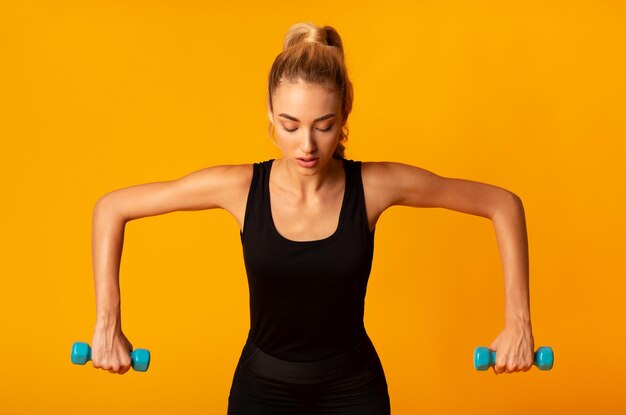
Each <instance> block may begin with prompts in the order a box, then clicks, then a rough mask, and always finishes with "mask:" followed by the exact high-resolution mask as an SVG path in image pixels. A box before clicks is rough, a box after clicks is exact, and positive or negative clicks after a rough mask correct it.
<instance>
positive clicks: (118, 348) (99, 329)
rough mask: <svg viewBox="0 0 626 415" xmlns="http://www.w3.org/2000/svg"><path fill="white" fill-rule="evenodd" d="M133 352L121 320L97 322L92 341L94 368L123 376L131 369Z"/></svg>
mask: <svg viewBox="0 0 626 415" xmlns="http://www.w3.org/2000/svg"><path fill="white" fill-rule="evenodd" d="M132 351H133V345H132V344H131V343H130V341H128V339H127V338H126V336H125V335H124V333H123V332H122V326H121V321H120V319H119V318H117V319H108V318H102V319H98V320H97V321H96V325H95V328H94V333H93V339H92V341H91V362H92V365H93V367H94V368H96V369H104V370H108V371H109V372H110V373H117V374H120V375H123V374H124V373H126V372H128V371H129V370H130V368H131V358H130V352H132Z"/></svg>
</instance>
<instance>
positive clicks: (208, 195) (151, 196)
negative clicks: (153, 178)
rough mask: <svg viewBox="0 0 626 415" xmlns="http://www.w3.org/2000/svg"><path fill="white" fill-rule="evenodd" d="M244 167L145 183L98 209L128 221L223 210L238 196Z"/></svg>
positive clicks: (113, 194) (210, 169)
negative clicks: (187, 212)
mask: <svg viewBox="0 0 626 415" xmlns="http://www.w3.org/2000/svg"><path fill="white" fill-rule="evenodd" d="M240 169H241V166H236V165H233V166H230V165H221V166H211V167H207V168H204V169H201V170H197V171H194V172H192V173H189V174H187V175H186V176H183V177H181V178H179V179H175V180H170V181H160V182H152V183H144V184H139V185H135V186H130V187H126V188H122V189H118V190H114V191H112V192H109V193H107V194H105V195H104V196H102V198H100V200H99V201H98V203H97V204H96V207H100V206H103V207H104V206H106V207H107V209H112V210H114V211H115V212H116V213H117V214H119V215H120V216H122V217H124V219H126V220H133V219H137V218H142V217H147V216H155V215H161V214H164V213H169V212H175V211H187V210H203V209H214V208H223V206H224V205H225V204H226V203H227V201H228V200H229V198H231V197H233V195H234V194H235V193H236V192H237V190H236V189H237V182H238V181H241V178H242V177H241V175H239V174H238V173H239V172H241V170H240Z"/></svg>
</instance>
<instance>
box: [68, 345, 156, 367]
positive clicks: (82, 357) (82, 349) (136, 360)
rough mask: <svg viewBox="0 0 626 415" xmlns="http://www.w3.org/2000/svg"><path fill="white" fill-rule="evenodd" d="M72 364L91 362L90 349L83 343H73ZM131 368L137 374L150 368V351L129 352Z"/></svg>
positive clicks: (136, 350)
mask: <svg viewBox="0 0 626 415" xmlns="http://www.w3.org/2000/svg"><path fill="white" fill-rule="evenodd" d="M70 357H71V359H72V363H74V364H75V365H84V364H85V363H87V362H88V361H90V360H91V347H90V346H89V344H87V343H84V342H74V345H73V346H72V354H71V356H70ZM130 360H131V366H132V368H133V369H134V370H135V371H137V372H145V371H146V370H148V367H149V366H150V351H149V350H147V349H135V350H133V351H132V352H130Z"/></svg>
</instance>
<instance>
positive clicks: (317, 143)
mask: <svg viewBox="0 0 626 415" xmlns="http://www.w3.org/2000/svg"><path fill="white" fill-rule="evenodd" d="M352 99H353V92H352V84H351V83H350V80H349V78H348V76H347V71H346V66H345V61H344V53H343V46H342V42H341V39H340V37H339V34H338V33H337V32H336V30H335V29H333V28H332V27H330V26H325V27H322V28H319V27H316V26H315V25H313V24H311V23H299V24H296V25H294V26H292V27H291V28H290V29H289V31H288V32H287V35H286V37H285V42H284V48H283V51H282V52H281V53H280V54H279V55H278V57H277V58H276V59H275V61H274V64H273V65H272V68H271V71H270V74H269V88H268V101H267V108H268V115H269V119H270V136H275V138H276V142H275V143H276V145H277V146H278V147H279V148H280V150H281V152H282V157H281V158H279V159H271V160H266V161H263V162H259V163H253V164H241V165H221V166H212V167H208V168H205V169H202V170H199V171H196V172H193V173H190V174H188V175H187V176H185V177H182V178H179V179H177V180H173V181H168V182H155V183H148V184H142V185H138V186H133V187H129V188H125V189H120V190H116V191H113V192H110V193H108V194H106V195H104V196H103V197H102V198H100V200H98V202H97V204H96V206H95V208H94V217H93V255H94V256H93V261H94V273H95V285H96V304H97V314H98V317H97V321H96V325H95V330H94V336H93V341H92V345H93V351H92V361H93V366H94V367H96V368H102V369H105V370H108V371H109V372H111V373H119V374H123V373H126V372H127V371H128V370H129V368H130V357H129V351H130V350H132V345H131V344H130V342H129V341H128V339H127V338H126V336H125V335H124V333H123V332H122V329H121V320H120V297H119V281H118V280H119V278H118V276H119V275H118V274H119V263H120V258H121V251H122V245H123V235H124V226H125V223H126V222H127V221H130V220H133V219H138V218H141V217H146V216H153V215H160V214H164V213H167V212H174V211H180V210H200V209H212V208H222V209H226V210H227V211H228V212H230V213H231V214H232V215H233V216H234V217H235V219H236V220H237V221H238V223H239V224H240V236H241V242H242V246H243V253H244V262H245V266H246V272H247V277H248V283H249V289H250V313H251V314H250V315H251V327H250V331H249V334H248V339H247V341H246V344H245V345H244V347H243V350H242V353H241V357H240V359H239V362H238V365H237V368H236V370H235V374H234V378H233V383H232V386H231V390H230V396H229V406H228V413H229V414H244V413H245V414H257V413H272V414H279V413H286V414H287V413H288V414H293V413H300V412H302V411H304V412H302V413H325V411H328V413H339V412H338V411H342V412H341V413H354V414H388V413H390V403H389V395H388V391H387V382H386V379H385V374H384V371H383V367H382V364H381V362H380V360H379V358H378V355H377V353H376V350H375V348H374V346H373V344H372V342H371V340H370V339H369V337H368V335H367V333H366V331H365V328H364V326H363V311H364V299H365V292H366V285H367V280H368V277H369V273H370V268H371V264H372V255H373V245H374V233H375V227H376V222H377V220H378V218H379V217H380V215H381V214H382V212H384V211H385V210H386V209H387V208H389V207H391V206H394V205H404V206H413V207H443V208H447V209H452V210H456V211H459V212H465V213H469V214H473V215H479V216H483V217H486V218H490V219H492V220H493V222H494V226H495V229H496V233H497V239H498V243H499V248H500V252H501V258H502V261H503V269H504V272H505V285H506V300H507V301H506V307H507V308H506V325H505V328H504V330H503V331H502V332H501V333H500V335H499V336H498V337H497V338H496V339H495V340H494V341H493V343H492V344H491V349H492V350H497V351H498V353H497V362H496V365H495V366H494V372H495V373H496V374H498V373H511V372H516V371H527V370H529V369H530V367H531V366H532V364H533V348H534V344H533V336H532V329H531V323H530V310H529V294H528V248H527V237H526V225H525V220H524V210H523V206H522V203H521V201H520V199H519V198H518V197H517V196H516V195H515V194H513V193H512V192H510V191H508V190H505V189H502V188H500V187H496V186H492V185H488V184H485V183H479V182H473V181H468V180H462V179H453V178H445V177H441V176H438V175H436V174H434V173H432V172H429V171H427V170H424V169H421V168H418V167H415V166H411V165H406V164H402V163H394V162H361V161H354V160H349V159H346V158H345V157H344V149H345V148H344V144H343V143H344V142H345V141H346V139H347V128H346V121H347V119H348V115H349V114H350V111H351V108H352ZM306 411H314V412H306Z"/></svg>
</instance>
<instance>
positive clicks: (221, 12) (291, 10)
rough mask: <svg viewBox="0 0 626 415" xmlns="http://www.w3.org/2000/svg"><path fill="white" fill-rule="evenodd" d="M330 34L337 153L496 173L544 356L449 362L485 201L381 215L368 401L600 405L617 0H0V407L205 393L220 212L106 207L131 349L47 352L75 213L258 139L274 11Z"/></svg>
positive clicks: (237, 261) (624, 341)
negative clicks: (340, 98)
mask: <svg viewBox="0 0 626 415" xmlns="http://www.w3.org/2000/svg"><path fill="white" fill-rule="evenodd" d="M307 20H309V21H312V22H314V23H316V24H319V25H324V24H330V25H332V26H334V27H336V28H337V30H338V31H339V33H340V34H341V36H342V38H343V41H344V45H345V49H346V58H347V64H348V69H349V71H350V75H351V78H352V81H353V82H354V87H355V103H354V111H353V113H352V115H351V117H350V119H349V127H350V138H349V141H348V146H347V147H348V153H347V157H348V158H351V159H354V160H373V161H384V160H387V161H398V162H404V163H409V164H413V165H416V166H420V167H422V168H426V169H429V170H431V171H434V172H436V173H438V174H440V175H443V176H448V177H460V178H465V179H470V180H476V181H481V182H486V183H491V184H494V185H498V186H501V187H504V188H507V189H510V190H512V191H513V192H515V193H517V194H518V195H519V196H521V198H522V200H523V202H524V206H525V209H526V215H527V216H526V219H527V225H528V235H529V245H530V270H531V271H530V277H531V303H532V304H531V317H532V323H533V329H534V331H533V334H534V337H535V345H536V346H537V347H539V346H541V345H550V346H552V347H553V348H554V351H555V365H554V369H553V370H552V371H551V372H541V371H539V370H537V369H536V368H533V369H531V370H530V371H529V372H527V373H515V374H512V375H502V376H496V375H494V374H493V372H492V371H489V372H477V371H475V370H474V369H473V363H472V355H473V349H474V347H476V346H479V345H484V346H489V344H490V343H491V341H492V340H493V339H494V338H495V337H496V336H497V335H498V333H499V332H500V330H501V329H502V327H503V321H504V320H503V318H504V291H503V275H502V269H501V264H500V262H499V260H500V259H499V255H498V251H497V245H496V239H495V233H494V230H493V227H492V224H491V222H490V221H489V220H486V219H485V218H481V217H476V216H471V215H466V214H460V213H458V212H454V211H450V210H445V209H414V208H409V207H403V206H395V207H392V208H391V209H389V210H388V211H386V212H385V213H384V214H383V216H382V217H381V219H380V221H379V223H378V226H377V233H376V241H375V256H374V264H373V269H372V274H371V276H370V282H369V286H368V294H367V300H366V314H365V325H366V329H367V331H368V333H369V335H370V337H371V338H372V340H373V342H374V344H375V346H376V348H377V350H378V353H379V355H380V357H381V360H382V362H383V366H384V368H385V371H386V375H387V379H388V383H389V393H390V397H391V406H392V412H393V413H394V414H396V415H398V414H399V415H402V414H417V413H428V414H473V413H480V414H500V413H507V414H529V413H532V414H555V413H564V414H565V413H567V414H573V413H585V414H588V413H602V414H618V413H624V412H625V411H626V397H625V396H626V395H625V394H624V393H623V391H624V388H625V385H626V381H625V380H624V375H625V374H626V361H625V357H626V352H624V350H625V349H626V334H625V331H624V317H625V316H626V311H625V307H624V303H625V301H624V298H625V293H626V282H625V279H624V276H625V275H626V273H625V266H624V247H625V246H626V244H625V237H624V235H625V233H624V231H625V225H624V216H623V212H624V201H625V199H626V197H625V196H626V195H625V188H626V187H625V186H624V179H625V178H626V174H625V173H624V172H625V169H624V156H625V155H626V152H625V149H626V146H625V144H624V139H625V137H626V127H625V121H624V119H625V117H624V115H625V114H626V105H625V97H626V77H625V75H624V74H625V73H626V64H625V63H626V25H625V24H624V22H625V21H626V5H625V3H624V2H621V1H562V2H545V1H532V2H528V1H519V2H508V1H502V2H500V1H493V2H485V1H480V2H465V1H444V2H434V1H424V2H408V1H407V2H406V3H402V2H392V1H385V2H374V1H370V2H364V1H358V2H357V1H352V2H330V3H329V2H315V3H314V4H313V3H310V2H309V3H304V2H293V1H272V2H249V3H247V4H242V3H240V2H223V1H220V2H201V1H171V2H166V1H108V2H82V1H75V2H70V1H50V2H43V1H40V2H32V1H19V2H18V1H14V2H3V3H2V5H1V6H0V62H1V64H0V138H1V140H0V155H1V163H0V169H1V170H0V185H1V195H2V196H1V197H2V204H1V212H2V214H1V215H0V226H1V229H2V233H1V235H2V237H1V242H2V246H1V248H2V249H1V251H0V255H1V256H2V260H1V262H0V264H1V265H0V267H1V268H0V269H1V278H0V293H1V296H2V297H1V302H0V313H1V314H0V315H1V319H2V320H1V321H2V336H1V341H0V347H1V350H0V359H1V360H0V361H1V363H0V365H1V368H2V372H3V375H2V377H1V380H0V413H2V414H43V413H46V414H48V413H63V414H68V413H82V414H110V413H112V412H115V413H119V414H136V413H146V414H147V413H151V414H154V413H194V414H195V413H211V414H220V413H225V412H226V406H227V397H228V392H229V389H230V386H231V381H232V375H233V371H234V368H235V365H236V362H237V359H238V358H239V354H240V352H241V347H242V346H243V343H244V341H245V338H246V335H247V331H248V328H249V315H248V313H249V310H248V286H247V280H246V275H245V269H244V266H243V258H242V252H241V244H240V240H239V234H238V226H237V223H236V221H235V220H234V219H233V218H232V217H231V216H230V215H229V214H228V213H227V212H226V211H224V210H209V211H200V212H175V213H172V214H168V215H162V216H157V217H150V218H144V219H141V220H136V221H133V222H130V223H128V224H127V227H126V234H125V242H124V252H123V257H122V268H121V288H122V320H123V329H124V332H125V333H126V334H127V335H128V337H129V339H130V341H131V342H132V343H133V345H134V347H135V348H148V349H150V350H151V352H152V358H153V359H152V364H151V367H150V369H149V371H148V372H147V373H136V372H133V371H130V372H129V373H127V374H125V375H124V376H119V375H112V374H109V373H108V372H106V371H103V370H94V369H93V368H92V367H91V363H88V364H87V366H75V365H72V364H71V363H70V359H69V358H70V356H69V355H70V347H71V345H72V343H73V342H74V341H76V340H82V341H88V342H90V341H91V336H92V334H93V323H94V317H95V316H94V312H95V300H94V292H93V281H92V278H93V276H92V271H91V240H90V238H91V215H92V208H93V205H94V203H95V202H96V200H97V199H98V198H99V197H100V196H101V195H103V194H104V193H105V192H108V191H111V190H113V189H117V188H121V187H126V186H130V185H134V184H139V183H145V182H152V181H162V180H173V179H176V178H179V177H181V176H183V175H185V174H187V173H189V172H191V171H194V170H198V169H201V168H204V167H207V166H210V165H217V164H234V163H252V162H255V161H261V160H266V159H269V158H277V157H280V153H279V150H278V148H276V147H275V146H274V145H273V144H272V143H271V141H270V139H269V138H268V136H267V114H266V110H265V93H266V88H267V74H268V71H269V68H270V66H271V63H272V61H273V59H274V57H275V56H276V55H277V54H278V53H279V52H280V50H281V45H282V40H283V36H284V34H285V32H286V30H287V29H288V27H289V26H290V25H292V24H293V23H296V22H298V21H307Z"/></svg>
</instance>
